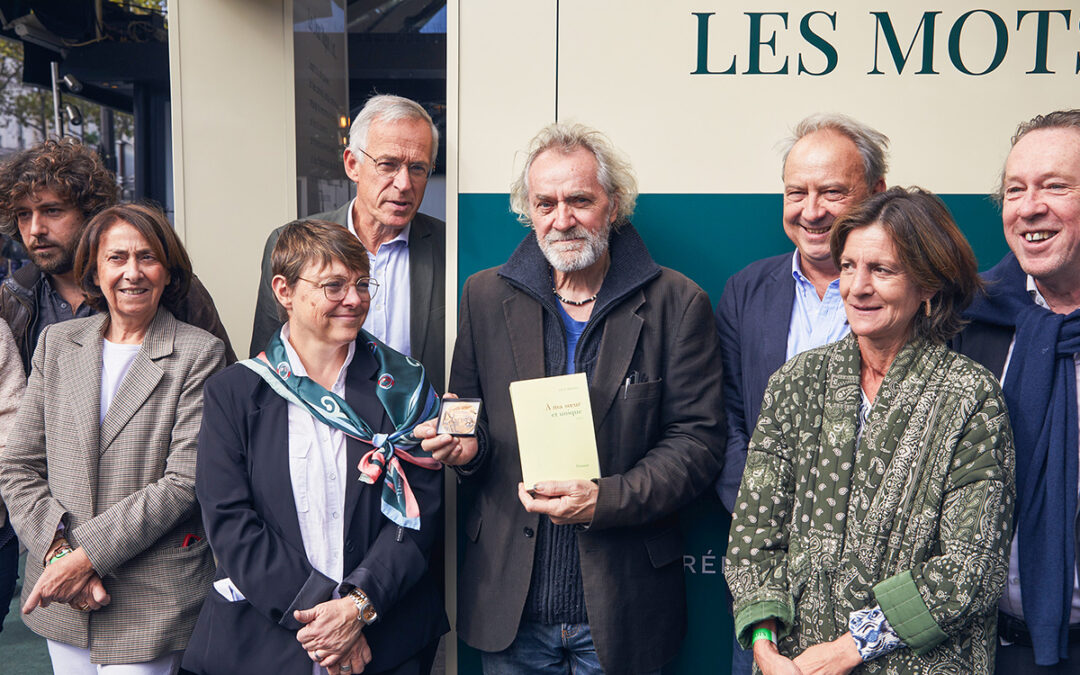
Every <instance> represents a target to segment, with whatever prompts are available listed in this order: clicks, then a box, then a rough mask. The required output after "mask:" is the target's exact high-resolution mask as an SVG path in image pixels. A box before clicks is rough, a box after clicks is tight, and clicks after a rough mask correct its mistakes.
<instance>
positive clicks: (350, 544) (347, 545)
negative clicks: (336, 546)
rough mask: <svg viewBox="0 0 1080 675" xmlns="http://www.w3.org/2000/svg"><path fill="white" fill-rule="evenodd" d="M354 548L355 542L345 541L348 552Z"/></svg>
mask: <svg viewBox="0 0 1080 675" xmlns="http://www.w3.org/2000/svg"><path fill="white" fill-rule="evenodd" d="M354 548H356V547H355V546H353V543H352V542H351V541H348V542H345V550H346V551H347V552H349V553H352V552H353V549H354Z"/></svg>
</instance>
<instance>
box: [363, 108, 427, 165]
mask: <svg viewBox="0 0 1080 675" xmlns="http://www.w3.org/2000/svg"><path fill="white" fill-rule="evenodd" d="M376 120H378V121H380V122H396V121H397V120H423V121H425V122H427V123H428V126H430V127H431V163H432V165H434V164H435V157H436V156H438V154H439V130H438V129H437V128H436V127H435V123H434V122H432V121H431V115H429V114H428V113H427V111H426V110H424V107H423V106H422V105H420V104H419V103H417V102H416V101H414V100H412V99H409V98H405V97H404V96H394V95H393V94H379V95H377V96H372V97H371V98H369V99H368V100H367V103H365V104H364V107H363V108H362V109H361V110H360V113H359V114H358V115H357V116H356V119H355V120H353V123H352V127H351V128H350V129H349V150H352V152H353V154H354V155H356V159H357V160H358V161H359V162H360V163H363V162H364V160H365V159H367V158H366V157H365V156H364V153H362V152H360V149H361V148H363V147H365V146H367V137H368V130H369V129H370V128H371V123H372V122H374V121H376Z"/></svg>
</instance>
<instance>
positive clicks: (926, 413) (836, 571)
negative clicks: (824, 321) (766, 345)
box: [725, 335, 1015, 673]
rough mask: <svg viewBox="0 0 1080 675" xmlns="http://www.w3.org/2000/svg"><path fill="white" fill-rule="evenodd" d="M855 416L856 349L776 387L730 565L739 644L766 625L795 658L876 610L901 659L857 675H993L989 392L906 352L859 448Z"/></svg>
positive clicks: (931, 355) (999, 477)
mask: <svg viewBox="0 0 1080 675" xmlns="http://www.w3.org/2000/svg"><path fill="white" fill-rule="evenodd" d="M860 402H861V390H860V385H859V349H858V343H857V342H856V339H855V337H854V336H851V335H849V336H848V337H846V338H844V339H843V340H841V341H839V342H836V343H833V344H831V345H827V346H825V347H821V348H819V349H815V350H812V351H809V352H805V353H803V354H801V355H799V356H797V357H795V358H794V359H792V360H791V361H789V362H788V363H786V364H785V365H784V366H783V367H781V368H780V370H778V371H777V372H776V373H775V374H774V375H773V377H772V379H771V380H770V382H769V387H768V389H767V391H766V392H765V398H764V401H763V404H762V408H761V416H760V417H759V418H758V423H757V428H756V429H755V430H754V436H753V438H752V440H751V442H750V449H749V454H748V456H747V459H746V470H745V473H744V474H743V479H742V486H741V487H740V489H739V497H738V499H737V500H736V507H735V514H734V516H733V520H732V524H731V537H730V541H729V543H728V550H727V557H726V560H725V576H726V578H727V582H728V585H729V586H730V588H731V592H732V595H733V596H734V599H735V606H734V610H735V629H736V632H737V634H738V638H739V642H740V643H741V644H742V645H743V646H745V647H748V646H749V644H750V636H751V633H752V629H753V625H754V624H755V623H756V622H758V621H761V620H762V619H768V618H775V619H776V620H777V621H778V623H779V625H780V638H781V639H780V651H781V653H783V654H785V655H788V656H792V657H793V656H795V655H797V654H799V653H800V652H802V651H803V650H805V649H807V648H808V647H810V646H812V645H815V644H818V643H820V642H824V641H828V640H833V639H835V638H837V637H838V636H840V635H842V634H843V633H845V632H846V631H847V622H848V614H849V613H850V612H851V611H853V610H855V609H862V608H866V607H870V606H873V605H874V604H880V605H881V608H882V610H883V611H884V613H885V616H886V618H887V619H888V620H889V623H890V624H891V625H892V627H893V629H894V630H896V632H897V633H898V634H899V635H900V637H901V638H902V639H903V640H904V642H905V643H906V644H907V645H908V648H901V649H898V650H896V651H894V652H892V653H891V654H888V655H886V656H882V657H880V658H878V659H875V660H873V661H870V662H867V663H865V664H864V665H862V666H860V667H859V668H857V669H856V671H855V672H866V673H916V672H918V673H921V672H934V673H939V672H940V673H990V672H993V668H994V650H995V642H994V640H995V629H996V622H997V611H996V607H997V602H998V598H999V597H1000V596H1001V593H1002V590H1003V589H1004V585H1005V576H1006V572H1007V569H1008V559H1009V558H1008V548H1009V542H1010V540H1011V537H1012V513H1013V499H1014V495H1015V486H1014V484H1013V467H1014V461H1015V458H1014V454H1013V439H1012V430H1011V428H1010V427H1009V420H1008V416H1007V414H1006V410H1005V403H1004V401H1003V399H1002V396H1001V390H1000V388H999V386H998V383H997V381H996V380H995V379H994V377H993V376H992V375H991V374H990V373H989V372H988V371H987V370H986V369H984V368H983V367H981V366H979V365H977V364H976V363H974V362H973V361H971V360H969V359H967V358H965V357H963V356H960V355H959V354H956V353H954V352H951V351H949V350H948V349H946V348H945V347H943V346H941V345H935V344H931V343H929V342H926V341H923V340H913V341H912V342H909V343H908V344H907V345H905V346H904V348H903V349H901V351H900V353H899V354H898V355H897V357H896V359H895V361H893V364H892V366H891V367H890V368H889V371H888V373H886V375H885V379H884V381H883V382H882V384H881V388H880V390H879V391H878V394H877V398H876V399H875V400H874V403H873V407H872V409H871V411H870V416H869V420H868V422H867V425H866V428H865V429H864V430H863V437H862V442H861V444H860V446H859V447H856V441H855V439H856V418H857V415H858V410H859V404H860Z"/></svg>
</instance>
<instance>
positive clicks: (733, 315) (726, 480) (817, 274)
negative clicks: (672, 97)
mask: <svg viewBox="0 0 1080 675" xmlns="http://www.w3.org/2000/svg"><path fill="white" fill-rule="evenodd" d="M888 142H889V139H888V138H886V137H885V136H884V135H883V134H881V133H879V132H877V131H874V130H873V129H871V128H870V127H868V126H866V125H864V124H862V123H860V122H857V121H855V120H853V119H851V118H850V117H846V116H844V115H812V116H810V117H807V118H806V119H804V120H802V121H801V122H799V124H798V125H796V127H795V129H794V131H793V133H792V136H791V137H790V138H789V139H788V141H787V151H786V152H785V153H784V173H783V177H784V232H785V233H786V234H787V236H788V238H790V239H791V241H792V243H794V244H795V249H796V250H795V252H794V253H793V254H792V253H782V254H780V255H778V256H773V257H771V258H765V259H763V260H758V261H757V262H754V263H751V264H750V265H749V266H747V267H745V268H744V269H743V270H741V271H740V272H738V273H736V274H735V275H733V276H732V277H731V278H730V279H728V282H727V285H726V286H725V287H724V294H723V295H722V296H721V297H720V304H719V305H718V306H717V308H716V327H717V329H718V330H719V331H720V344H721V353H722V355H723V361H724V406H725V412H726V413H727V450H726V452H725V454H724V468H723V470H722V471H721V473H720V478H719V479H718V480H717V482H716V491H717V492H718V493H719V495H720V500H721V501H722V502H723V503H724V507H725V508H726V509H727V510H728V512H729V513H730V512H731V511H732V509H734V507H735V496H736V495H737V494H738V492H739V483H740V482H741V481H742V472H743V467H744V466H745V464H746V448H747V446H748V445H749V443H750V437H751V436H752V435H753V433H754V425H755V424H756V423H757V417H758V413H759V412H760V411H761V399H762V397H763V396H764V395H765V386H766V385H767V384H768V382H769V377H770V376H772V374H773V373H774V372H775V371H776V369H777V368H779V367H780V366H781V365H783V364H784V362H785V361H787V360H788V359H790V358H792V357H793V356H795V355H796V354H799V353H801V352H804V351H806V350H808V349H812V348H814V347H820V346H822V345H824V344H828V343H829V342H834V341H835V340H838V339H840V338H842V337H843V336H844V335H846V334H847V332H848V327H847V317H846V316H845V314H844V305H843V302H842V301H841V300H840V288H839V278H840V271H839V270H838V269H837V268H836V265H835V263H833V260H832V254H831V253H830V251H829V234H830V233H831V231H832V225H833V222H834V221H835V220H836V219H837V218H839V217H840V216H842V215H843V214H844V213H846V212H847V211H848V210H849V209H850V208H851V207H852V206H854V205H855V204H857V203H858V202H859V201H861V200H862V199H863V198H865V197H866V196H867V195H869V194H871V193H873V192H880V191H882V190H884V189H885V171H886V168H887V167H886V157H885V148H886V146H887V145H888ZM733 650H734V651H733V655H732V673H733V675H749V673H750V667H751V662H752V654H751V652H750V651H749V650H744V649H741V648H740V647H739V646H738V644H737V643H736V644H735V646H734V647H733Z"/></svg>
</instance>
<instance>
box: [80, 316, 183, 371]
mask: <svg viewBox="0 0 1080 675" xmlns="http://www.w3.org/2000/svg"><path fill="white" fill-rule="evenodd" d="M108 321H109V313H108V312H99V313H97V314H95V315H93V316H91V317H88V318H87V319H86V321H85V323H84V324H83V327H82V329H81V330H79V331H78V332H75V333H72V335H71V341H72V342H74V343H76V344H78V345H81V346H87V345H94V344H97V345H100V344H101V340H102V338H103V337H104V335H105V328H106V326H107V324H108ZM61 323H63V322H61ZM176 323H177V321H176V319H175V318H174V317H173V315H172V313H171V312H169V310H167V309H165V307H164V306H163V305H159V306H158V309H157V313H156V314H155V315H154V318H153V319H152V320H151V321H150V325H149V326H147V328H146V335H145V336H144V337H143V342H142V351H143V352H145V353H146V356H147V357H148V358H149V359H150V360H151V361H156V360H157V359H160V358H162V357H165V356H168V355H170V354H172V352H173V342H174V338H175V337H176ZM98 365H99V366H100V364H98Z"/></svg>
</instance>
